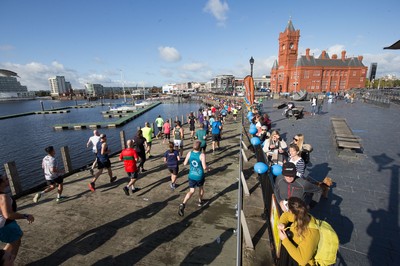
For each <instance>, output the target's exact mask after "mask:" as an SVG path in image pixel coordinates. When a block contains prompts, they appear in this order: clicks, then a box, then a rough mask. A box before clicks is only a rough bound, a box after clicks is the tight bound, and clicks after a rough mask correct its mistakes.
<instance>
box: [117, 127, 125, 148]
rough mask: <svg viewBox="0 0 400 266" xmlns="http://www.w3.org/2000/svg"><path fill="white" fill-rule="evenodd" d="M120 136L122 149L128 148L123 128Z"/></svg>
mask: <svg viewBox="0 0 400 266" xmlns="http://www.w3.org/2000/svg"><path fill="white" fill-rule="evenodd" d="M119 138H120V140H121V149H122V150H123V149H125V148H126V146H125V143H126V141H125V131H123V130H121V131H120V132H119Z"/></svg>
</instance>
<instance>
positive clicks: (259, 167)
mask: <svg viewBox="0 0 400 266" xmlns="http://www.w3.org/2000/svg"><path fill="white" fill-rule="evenodd" d="M254 171H255V172H256V173H259V174H264V173H266V172H267V171H268V165H266V164H265V163H263V162H258V163H256V164H255V165H254Z"/></svg>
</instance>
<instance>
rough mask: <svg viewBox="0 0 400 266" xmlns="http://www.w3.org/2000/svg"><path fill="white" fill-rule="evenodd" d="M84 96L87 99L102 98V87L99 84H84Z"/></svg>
mask: <svg viewBox="0 0 400 266" xmlns="http://www.w3.org/2000/svg"><path fill="white" fill-rule="evenodd" d="M85 89H86V94H87V95H88V96H89V97H101V96H104V94H105V93H104V87H103V85H101V84H92V83H86V84H85Z"/></svg>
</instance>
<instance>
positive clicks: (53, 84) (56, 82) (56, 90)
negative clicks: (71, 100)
mask: <svg viewBox="0 0 400 266" xmlns="http://www.w3.org/2000/svg"><path fill="white" fill-rule="evenodd" d="M49 83H50V94H51V96H60V95H65V94H67V93H68V91H67V88H66V86H65V77H64V76H55V77H52V78H49Z"/></svg>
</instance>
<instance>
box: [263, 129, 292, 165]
mask: <svg viewBox="0 0 400 266" xmlns="http://www.w3.org/2000/svg"><path fill="white" fill-rule="evenodd" d="M286 149H287V144H286V142H285V141H284V140H282V139H281V136H280V134H279V131H277V130H274V131H272V133H271V136H270V138H269V139H267V140H266V141H265V144H264V147H263V151H264V152H265V154H266V156H267V158H268V160H269V161H272V162H274V163H281V162H283V160H284V157H285V153H286Z"/></svg>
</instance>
